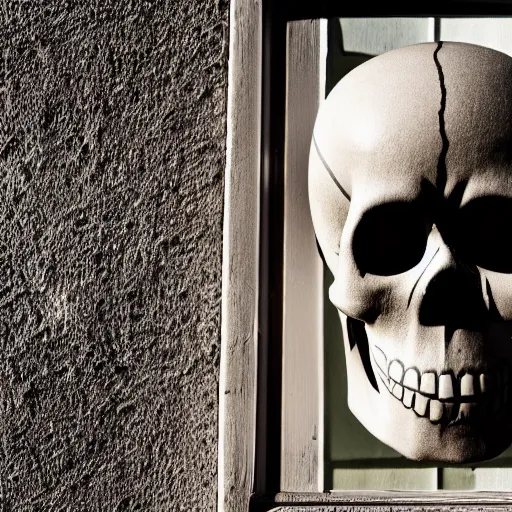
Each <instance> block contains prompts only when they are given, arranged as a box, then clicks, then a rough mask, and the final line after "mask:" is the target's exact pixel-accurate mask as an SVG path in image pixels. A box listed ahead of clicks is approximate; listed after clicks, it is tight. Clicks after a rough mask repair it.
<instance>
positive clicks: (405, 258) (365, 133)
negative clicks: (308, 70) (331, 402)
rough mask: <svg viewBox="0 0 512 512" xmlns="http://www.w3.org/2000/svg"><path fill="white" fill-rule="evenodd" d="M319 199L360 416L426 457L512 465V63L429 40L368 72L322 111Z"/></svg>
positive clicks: (313, 173) (368, 66) (315, 188)
mask: <svg viewBox="0 0 512 512" xmlns="http://www.w3.org/2000/svg"><path fill="white" fill-rule="evenodd" d="M309 197H310V206H311V213H312V219H313V224H314V228H315V232H316V236H317V239H318V242H319V245H320V248H321V250H322V253H323V255H324V258H325V261H326V263H327V265H328V266H329V268H330V270H331V271H332V273H333V276H334V282H333V284H332V286H331V288H330V290H329V297H330V300H331V302H332V303H333V304H334V305H335V306H336V308H337V309H338V311H339V313H340V319H341V322H342V326H343V334H344V344H345V353H346V361H347V379H348V404H349V407H350V410H351V411H352V413H353V414H354V415H355V416H356V417H357V418H358V419H359V421H360V422H361V423H362V424H363V425H364V426H365V427H366V428H367V429H368V430H369V431H370V432H371V433H372V434H373V435H374V436H376V437H377V438H379V439H380V440H382V441H383V442H384V443H386V444H388V445H389V446H391V447H393V448H394V449H396V450H397V451H399V452H400V453H402V454H403V455H405V456H406V457H409V458H411V459H416V460H435V461H445V462H450V463H467V462H475V461H480V460H485V459H489V458H492V457H495V456H497V455H499V454H500V453H501V452H503V451H504V450H505V449H506V448H507V447H508V446H509V445H510V443H511V441H512V413H511V410H512V407H511V405H510V400H509V393H508V390H509V367H510V365H511V364H512V350H511V348H512V322H511V320H512V244H511V243H510V236H511V233H512V58H510V57H509V56H507V55H505V54H503V53H500V52H497V51H494V50H491V49H488V48H484V47H480V46H475V45H470V44H463V43H450V42H444V43H423V44H419V45H414V46H409V47H405V48H401V49H398V50H393V51H390V52H388V53H385V54H383V55H380V56H378V57H375V58H373V59H371V60H369V61H367V62H365V63H364V64H362V65H360V66H359V67H357V68H356V69H354V70H353V71H352V72H350V73H349V74H348V75H346V76H345V77H344V78H343V79H342V80H341V81H340V82H339V83H338V84H337V86H336V87H335V88H334V89H333V90H332V92H331V93H330V94H329V96H328V98H327V99H326V100H325V102H324V103H323V105H322V106H321V108H320V111H319V113H318V117H317V121H316V123H315V128H314V134H313V140H312V145H311V151H310V163H309Z"/></svg>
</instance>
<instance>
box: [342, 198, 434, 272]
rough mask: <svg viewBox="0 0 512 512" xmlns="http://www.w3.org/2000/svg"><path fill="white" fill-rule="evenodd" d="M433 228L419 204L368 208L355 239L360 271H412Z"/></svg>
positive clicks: (393, 204)
mask: <svg viewBox="0 0 512 512" xmlns="http://www.w3.org/2000/svg"><path fill="white" fill-rule="evenodd" d="M431 228H432V222H431V220H430V219H429V218H428V216H427V215H426V212H425V210H424V209H423V208H421V206H420V205H419V204H417V203H412V202H407V203H406V202H393V203H386V204H382V205H379V206H376V207H374V208H372V209H370V210H367V211H366V212H365V213H364V214H363V215H362V217H361V220H360V221H359V223H358V225H357V227H356V229H355V231H354V237H353V241H352V252H353V255H354V259H355V262H356V265H357V267H358V269H359V271H360V273H361V274H362V275H364V274H366V273H369V274H375V275H379V276H391V275H396V274H400V273H402V272H406V271H407V270H410V269H411V268H413V267H414V266H415V265H417V264H418V263H419V262H420V261H421V259H422V257H423V254H424V253H425V248H426V245H427V238H428V234H429V233H430V230H431Z"/></svg>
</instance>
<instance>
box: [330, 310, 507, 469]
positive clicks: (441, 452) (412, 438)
mask: <svg viewBox="0 0 512 512" xmlns="http://www.w3.org/2000/svg"><path fill="white" fill-rule="evenodd" d="M340 318H341V320H342V327H343V337H344V340H345V354H346V362H347V384H348V407H349V409H350V411H351V412H352V414H354V416H355V417H356V418H357V419H358V420H359V421H360V423H361V424H362V425H363V426H364V427H365V428H366V429H367V430H368V431H369V432H370V433H371V434H372V435H373V436H375V437H376V438H377V439H379V440H380V441H382V442H383V443H385V444H386V445H388V446H390V447H391V448H393V449H394V450H396V451H397V452H399V453H400V454H402V455H403V456H405V457H407V458H408V459H411V460H417V461H435V462H443V463H450V464H467V463H474V462H480V461H484V460H489V459H492V458H494V457H497V456H498V455H500V454H501V453H502V452H503V451H504V450H506V449H507V448H508V447H509V446H510V444H511V443H512V409H511V407H510V402H508V403H507V404H506V406H505V407H503V408H502V409H501V410H500V411H498V412H496V413H494V414H493V415H491V416H489V418H484V419H483V421H479V422H472V421H469V422H465V423H464V422H462V423H456V424H453V425H450V424H449V425H446V424H442V423H439V424H435V423H432V422H431V421H430V419H428V418H426V417H419V416H418V415H417V414H415V413H414V412H413V411H412V410H411V409H407V408H405V407H404V406H403V404H402V403H401V402H400V401H399V400H397V399H396V398H395V397H394V396H393V395H392V394H391V393H390V392H389V391H388V390H387V389H386V388H385V387H384V384H383V383H382V381H381V380H379V379H377V380H378V383H379V391H377V390H376V389H374V387H373V386H372V384H371V383H370V380H369V379H368V377H367V375H366V372H365V369H364V367H363V363H362V361H361V357H360V354H359V350H358V348H357V346H356V347H353V348H351V347H350V346H349V343H348V341H347V340H348V332H347V322H346V317H345V315H343V314H342V313H340Z"/></svg>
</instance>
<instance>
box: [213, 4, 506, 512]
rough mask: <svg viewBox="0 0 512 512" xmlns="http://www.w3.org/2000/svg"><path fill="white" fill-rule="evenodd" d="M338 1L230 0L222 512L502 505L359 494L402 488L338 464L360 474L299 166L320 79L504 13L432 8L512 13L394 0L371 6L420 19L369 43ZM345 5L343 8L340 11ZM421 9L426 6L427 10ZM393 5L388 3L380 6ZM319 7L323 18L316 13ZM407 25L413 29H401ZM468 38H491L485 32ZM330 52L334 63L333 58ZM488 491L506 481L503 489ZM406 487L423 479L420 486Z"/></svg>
mask: <svg viewBox="0 0 512 512" xmlns="http://www.w3.org/2000/svg"><path fill="white" fill-rule="evenodd" d="M335 4H339V3H338V2H332V3H330V2H320V3H318V4H317V5H316V6H315V3H312V4H311V6H310V8H309V10H307V11H302V12H299V9H301V7H296V8H295V9H294V8H293V5H292V4H289V5H288V4H286V3H285V4H283V5H281V6H279V8H278V7H277V6H275V5H274V6H273V7H272V6H271V5H269V4H267V3H264V4H263V7H261V6H260V5H259V4H257V3H254V2H250V1H249V0H234V1H233V3H232V6H231V22H230V23H231V39H230V79H229V83H230V95H229V98H230V99H229V107H228V126H229V128H228V167H227V171H226V201H225V208H226V217H225V219H226V220H225V228H224V244H225V252H224V267H223V325H222V348H221V357H222V362H221V384H220V389H221V391H220V417H219V424H220V433H219V511H225V512H232V511H242V510H243V511H245V510H249V508H250V509H251V510H270V509H271V508H274V507H282V509H283V510H294V507H298V506H300V504H301V503H302V504H308V505H317V508H319V507H321V506H325V507H328V506H329V505H334V504H338V505H340V506H341V505H343V504H345V505H351V504H360V505H362V504H370V503H372V502H373V503H374V504H375V506H377V507H378V506H384V505H386V506H387V507H388V508H389V506H390V505H392V504H394V505H397V506H398V505H400V506H403V507H406V508H407V507H412V506H413V504H415V505H418V504H423V505H431V506H434V507H435V506H441V505H446V504H450V503H456V504H462V505H464V504H465V505H464V506H466V507H467V508H468V509H471V507H477V506H478V507H479V509H482V508H484V509H485V507H486V506H487V505H489V504H492V503H495V504H496V503H499V504H506V503H507V502H508V500H512V497H511V496H509V495H507V494H503V493H502V494H497V493H492V494H478V495H475V494H462V493H460V492H459V493H457V494H450V495H445V494H443V493H437V492H436V493H426V494H425V493H423V494H419V493H410V492H409V493H406V492H398V491H397V492H388V493H380V494H379V493H378V492H368V491H365V490H361V489H368V488H370V489H373V490H375V491H377V490H379V488H381V489H382V488H387V489H390V488H395V489H396V488H397V487H400V486H398V485H396V484H394V483H393V482H391V483H390V481H389V480H388V481H386V482H381V485H378V484H377V483H375V480H373V481H372V480H371V478H370V479H368V473H366V475H364V474H363V473H364V471H365V468H364V464H363V465H362V464H361V458H364V457H362V456H361V454H358V453H356V454H355V455H356V456H357V458H356V461H357V464H359V466H360V467H359V469H358V471H359V470H361V471H363V473H359V474H360V475H363V476H362V477H361V478H360V481H359V483H358V482H356V481H355V480H352V481H351V482H348V480H347V476H346V473H345V474H344V473H343V471H344V470H346V469H350V470H351V476H350V478H354V473H357V471H354V466H353V465H352V466H351V464H352V463H347V461H348V458H347V457H346V454H347V445H346V444H345V445H344V444H343V442H341V441H340V438H339V437H338V438H336V436H335V435H334V432H336V434H340V427H339V426H334V423H335V422H336V421H337V419H339V418H340V414H343V413H342V412H341V413H340V411H339V410H338V411H337V412H334V409H333V403H332V400H331V401H330V398H329V397H330V391H329V389H332V387H331V388H329V389H328V390H327V392H326V393H324V377H326V378H327V379H326V380H328V381H329V379H331V381H330V384H331V385H332V375H333V374H332V371H331V367H330V366H329V364H330V363H331V362H334V361H335V358H336V357H339V353H336V350H337V349H336V348H335V347H334V346H333V345H329V344H326V345H325V349H326V351H327V354H328V357H327V359H326V363H327V364H326V365H325V366H324V364H323V363H324V356H323V353H324V315H325V322H326V323H327V326H328V328H327V331H329V330H330V329H331V327H330V326H331V325H337V324H336V322H334V324H332V323H331V321H332V318H331V317H332V310H331V312H329V307H328V306H329V305H328V304H325V305H324V286H328V283H329V278H330V277H329V274H328V272H324V269H323V266H322V263H321V260H320V258H319V256H318V253H317V252H316V244H315V240H314V235H313V233H312V231H311V229H309V228H307V227H306V228H305V226H307V220H306V218H307V216H308V215H309V209H308V208H307V196H306V197H305V196H304V174H303V173H304V169H307V157H306V158H305V155H307V153H308V152H309V142H308V143H307V145H306V146H305V145H304V141H307V140H309V138H310V136H311V130H312V126H313V123H314V118H315V115H316V108H317V105H318V103H319V102H320V101H321V98H322V96H323V93H324V91H325V87H326V83H325V80H326V79H325V77H327V87H329V80H330V81H331V82H330V83H333V82H335V81H336V79H337V78H336V77H339V76H341V75H342V74H343V73H344V72H345V71H348V69H349V68H350V67H351V66H355V65H357V64H359V63H360V62H361V61H364V60H365V59H367V58H370V56H371V55H373V54H377V53H379V52H382V51H385V50H387V49H390V48H388V47H387V46H386V45H387V44H395V45H398V46H404V45H406V44H412V43H414V42H418V41H417V38H418V37H420V38H423V37H424V38H426V39H425V40H433V39H434V38H435V37H436V36H439V35H441V37H445V38H446V39H454V40H455V38H457V37H460V38H464V37H466V35H467V30H466V32H464V30H463V27H464V24H466V27H467V26H468V25H471V23H474V24H475V25H474V26H473V28H472V29H471V34H472V36H473V37H480V38H485V37H488V34H489V31H488V30H484V29H483V28H479V27H482V26H483V25H482V23H484V22H485V23H495V22H494V21H493V22H491V21H490V20H480V21H476V20H470V19H468V20H458V21H457V20H455V19H448V18H447V19H446V20H444V19H443V21H442V23H440V22H439V20H438V21H436V20H435V19H433V18H428V17H427V16H426V15H428V14H431V15H434V14H440V15H446V16H449V15H451V16H453V15H454V14H460V15H466V14H473V15H474V14H481V15H484V14H494V15H504V14H509V15H510V14H512V9H511V8H510V7H509V6H507V5H506V4H503V3H502V4H499V5H498V4H489V5H486V4H485V3H481V4H477V3H475V2H456V3H455V5H453V4H447V5H446V6H444V7H443V9H442V10H441V9H439V7H438V6H437V7H436V9H435V10H436V11H437V12H434V6H433V7H432V9H433V11H432V12H428V9H426V8H425V5H423V6H415V7H416V12H414V10H413V9H412V8H411V10H410V11H403V9H405V7H403V8H398V9H396V8H395V7H396V6H395V7H394V6H392V5H391V4H390V5H387V6H380V7H379V9H380V10H381V12H377V11H376V12H375V13H374V14H375V15H376V16H377V15H380V16H389V15H390V14H392V13H393V14H395V13H397V12H398V13H399V14H403V15H407V16H409V17H410V16H413V15H416V16H417V17H416V18H414V17H413V18H410V19H409V20H407V21H404V20H402V21H400V20H388V21H392V23H391V25H388V27H390V26H391V27H392V28H391V29H389V33H388V36H389V37H390V38H391V42H388V43H386V42H385V41H384V40H385V37H384V38H383V37H382V34H380V35H379V37H376V38H375V39H374V40H373V41H370V39H371V38H368V37H366V38H365V37H363V38H362V39H358V38H359V37H360V34H362V33H363V31H362V30H361V26H360V25H359V26H358V23H361V21H358V20H357V19H355V18H350V19H347V18H343V16H355V15H357V14H359V15H363V13H362V12H359V13H358V12H354V9H356V8H358V7H357V6H356V7H354V6H352V7H346V6H343V5H341V4H339V5H335ZM432 5H433V4H432ZM344 8H346V9H347V12H343V10H344ZM421 8H422V9H423V12H419V9H421ZM386 9H389V10H388V11H387V12H382V10H384V11H386ZM391 9H393V11H392V10H391ZM507 9H508V10H509V11H510V12H507ZM367 10H368V9H364V11H367ZM349 11H350V12H349ZM318 17H323V18H324V19H315V20H313V18H318ZM336 17H337V19H335V18H336ZM340 17H341V21H340V22H338V20H339V19H340ZM327 19H329V20H330V21H329V22H328V21H327ZM310 20H313V21H310ZM498 21H499V22H500V23H503V22H505V21H508V20H498ZM459 22H460V23H459ZM336 23H338V32H339V33H338V35H340V33H341V35H342V36H344V38H343V45H344V46H343V52H341V54H339V55H337V56H335V55H334V54H333V53H332V51H333V49H334V46H333V45H334V44H335V41H334V40H333V39H335V36H336V31H335V30H333V29H334V28H335V27H336ZM366 23H367V26H368V25H371V24H372V23H375V24H378V23H379V21H378V20H377V19H370V20H369V19H367V20H366ZM400 23H403V24H404V25H400ZM478 23H480V24H481V25H478ZM500 23H498V24H495V25H493V27H494V28H496V27H498V28H497V29H496V30H493V31H492V37H493V38H495V39H493V41H491V42H488V43H487V45H488V46H492V45H499V44H504V41H506V40H507V39H506V38H504V37H501V38H500V37H497V36H496V34H497V33H499V31H500V30H503V31H505V29H501V28H500V27H502V26H503V25H500ZM393 24H394V25H393ZM407 24H408V25H409V26H413V27H415V29H414V30H411V29H407V30H406V29H405V28H404V26H405V25H407ZM505 26H506V25H505ZM400 27H402V28H400ZM475 27H476V28H475ZM443 30H446V34H448V35H447V36H445V35H444V33H443ZM351 31H352V32H351ZM439 31H441V32H439ZM450 31H451V32H450ZM372 33H376V32H375V31H372ZM504 33H506V32H504ZM351 34H352V35H351ZM397 34H398V36H399V37H396V36H397ZM465 34H466V35H465ZM486 34H487V35H486ZM384 36H386V34H384ZM411 38H412V39H411ZM459 40H463V39H459ZM511 41H512V38H511ZM338 42H339V41H338ZM473 42H480V44H484V43H483V39H482V40H480V39H477V40H473ZM370 43H371V44H370ZM350 44H353V46H350ZM365 44H366V46H364V45H365ZM372 45H373V46H372ZM379 45H381V46H379ZM494 47H496V46H494ZM498 49H501V48H498ZM328 51H329V52H331V55H330V57H331V58H330V59H327V52H328ZM361 54H362V55H361ZM336 59H337V60H336ZM300 172H302V174H300ZM306 320H307V321H306ZM334 328H335V327H332V329H334ZM297 343H299V345H297ZM329 350H330V351H331V352H329ZM340 363H341V361H340ZM340 385H341V383H340ZM324 407H325V409H326V412H327V415H326V416H325V418H326V424H325V425H324ZM336 414H337V415H338V416H336ZM343 416H344V414H343ZM342 419H343V420H344V419H345V418H342ZM344 425H345V424H344ZM361 428H362V427H361ZM324 433H325V434H326V436H327V437H325V438H324ZM352 435H358V434H354V433H350V435H347V436H346V437H345V438H344V439H343V441H346V439H350V436H352ZM353 444H356V443H353ZM375 451H376V449H375V448H373V449H372V453H369V454H367V455H368V457H367V460H368V466H369V467H370V468H374V467H375V466H378V465H379V464H378V463H377V462H376V457H375V453H374V452H375ZM380 456H381V457H382V459H384V460H385V461H386V462H385V464H388V463H389V459H396V456H395V455H394V454H392V453H390V452H389V451H386V450H384V449H382V450H381V453H380ZM343 457H345V459H344V458H343ZM504 463H505V460H504ZM506 463H507V464H508V461H506ZM395 465H397V464H395ZM398 466H399V464H398ZM384 467H386V466H384ZM388 467H389V466H388ZM394 469H395V470H396V469H400V468H399V467H398V468H397V467H395V468H394ZM402 469H403V471H404V472H405V474H406V475H407V476H406V478H412V480H414V478H415V477H414V475H413V473H414V471H415V470H416V469H417V471H419V472H422V471H424V470H425V469H427V470H428V473H429V475H428V478H427V480H428V486H425V487H422V488H424V489H428V490H433V489H436V488H438V487H442V488H445V489H457V490H461V489H468V488H472V486H473V484H472V483H471V481H470V480H471V478H473V477H474V476H475V474H476V473H474V472H473V473H471V475H469V477H468V473H467V472H466V473H465V474H459V475H451V474H450V473H449V471H448V470H443V472H441V471H439V470H438V469H437V468H435V467H431V468H410V467H407V464H404V467H403V468H402ZM450 471H451V470H450ZM484 473H485V472H481V473H478V478H477V479H480V480H481V479H485V478H487V476H484ZM388 474H390V473H389V472H388ZM417 474H419V473H417ZM485 474H487V475H488V474H489V473H485ZM395 475H398V472H396V471H395ZM480 475H482V477H480ZM423 476H424V475H421V478H420V479H419V480H416V481H420V480H421V479H422V478H423ZM357 478H359V477H357ZM398 478H402V477H400V476H399V477H398ZM468 478H469V479H468ZM489 478H494V477H489ZM402 481H403V480H402ZM347 482H348V483H347ZM449 482H452V483H449ZM441 484H442V485H441ZM477 485H480V483H479V482H477ZM404 487H405V488H407V486H402V488H404ZM484 487H486V485H485V484H484ZM490 487H491V488H494V489H497V488H500V486H499V485H496V486H492V485H491V486H490ZM336 488H338V489H340V490H341V489H347V488H348V489H350V490H352V492H350V493H345V492H335V489H336ZM358 488H359V489H360V490H357V489H358ZM409 488H412V489H418V488H420V487H419V485H415V484H414V482H413V484H412V485H411V486H409ZM473 488H474V486H473ZM333 489H334V492H331V490H333ZM501 489H503V487H501ZM510 489H512V485H511V486H510ZM295 510H298V509H297V508H295ZM301 510H302V509H301ZM331 510H332V509H331Z"/></svg>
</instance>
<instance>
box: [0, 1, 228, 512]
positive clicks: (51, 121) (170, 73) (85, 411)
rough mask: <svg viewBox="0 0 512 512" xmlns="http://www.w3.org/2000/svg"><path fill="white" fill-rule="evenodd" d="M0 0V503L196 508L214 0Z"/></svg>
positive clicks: (214, 348) (222, 4)
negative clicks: (117, 0) (121, 0)
mask: <svg viewBox="0 0 512 512" xmlns="http://www.w3.org/2000/svg"><path fill="white" fill-rule="evenodd" d="M0 7H1V11H0V20H1V21H0V31H1V32H0V42H1V43H0V44H1V54H0V56H1V61H0V101H1V108H0V219H1V235H0V444H1V448H0V510H2V511H8V510H14V511H24V510H34V511H35V510H87V511H93V510H94V511H95V510H101V511H110V510H118V511H121V510H166V511H167V510H187V511H189V510H190V511H193V510H201V511H203V510H214V509H215V503H216V492H217V489H216V478H217V472H216V469H217V383H218V364H219V341H220V340H219V329H220V280H221V246H222V193H223V169H224V159H225V155H224V151H225V122H226V117H225V108H226V86H227V14H228V5H227V2H226V1H225V0H217V1H207V0H205V1H196V2H190V1H188V0H168V1H164V0H162V1H148V0H129V1H123V2H116V1H114V0H92V1H90V2H81V1H78V0H67V1H66V0H60V1H53V2H51V1H48V2H41V1H36V0H28V1H27V0H17V1H16V0H13V1H11V2H7V1H5V2H2V3H1V4H0Z"/></svg>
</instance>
